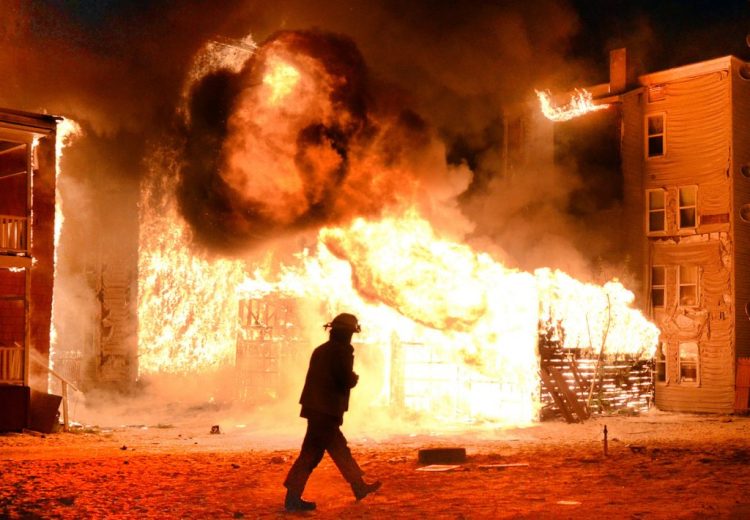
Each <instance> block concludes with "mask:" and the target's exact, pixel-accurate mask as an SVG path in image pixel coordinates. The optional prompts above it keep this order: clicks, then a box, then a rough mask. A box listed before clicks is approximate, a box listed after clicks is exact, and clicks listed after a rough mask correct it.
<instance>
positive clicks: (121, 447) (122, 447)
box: [120, 444, 128, 451]
mask: <svg viewBox="0 0 750 520" xmlns="http://www.w3.org/2000/svg"><path fill="white" fill-rule="evenodd" d="M120 449H121V450H122V451H125V450H127V449H128V447H127V446H125V445H124V444H123V445H122V446H120Z"/></svg>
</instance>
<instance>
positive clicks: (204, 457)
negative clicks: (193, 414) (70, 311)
mask: <svg viewBox="0 0 750 520" xmlns="http://www.w3.org/2000/svg"><path fill="white" fill-rule="evenodd" d="M299 422H300V424H299V429H298V430H294V431H289V430H285V431H283V432H278V431H277V432H272V431H259V430H256V429H253V428H252V427H251V426H249V425H241V424H219V425H216V426H219V431H220V432H221V433H219V434H212V433H211V427H212V426H214V425H213V424H210V423H207V424H203V425H200V424H184V425H180V424H156V425H130V426H120V427H116V428H79V429H78V431H76V432H71V433H56V434H49V435H45V436H41V435H39V434H32V433H22V434H5V435H0V518H76V519H78V518H276V517H284V516H292V517H293V516H295V515H289V514H286V513H285V512H284V510H283V506H282V502H283V497H284V493H283V492H284V489H283V487H282V485H281V483H282V481H283V479H284V476H285V473H286V471H287V470H288V468H289V466H290V465H291V463H292V461H293V459H294V457H295V455H296V451H297V448H298V444H299V442H300V440H301V436H302V433H303V429H304V424H303V421H299ZM605 424H606V426H607V429H608V455H607V456H605V455H604V452H603V435H602V431H603V428H604V425H605ZM344 431H345V433H346V426H345V427H344ZM350 443H351V446H352V450H353V452H354V454H355V456H356V457H357V459H358V460H359V461H360V463H361V464H362V466H363V468H364V469H365V471H366V472H367V476H368V478H370V479H380V480H382V481H383V487H382V489H381V490H380V491H378V492H377V493H375V494H374V495H371V496H368V497H367V498H366V499H365V500H363V501H362V502H355V501H354V499H353V497H352V496H351V492H350V490H349V488H348V487H347V486H346V484H345V483H344V481H343V480H342V479H341V477H340V475H339V474H338V472H337V470H336V468H335V466H334V465H333V464H332V463H331V461H330V459H328V458H327V457H326V458H325V459H324V460H323V462H322V463H321V465H320V467H319V468H318V469H317V470H316V471H315V473H313V476H312V478H311V481H310V483H309V485H308V488H307V490H306V493H305V498H307V499H309V500H314V501H316V502H317V504H318V510H317V511H315V512H313V513H304V514H296V516H300V515H301V516H310V517H316V518H426V517H432V518H665V519H666V518H669V519H673V518H750V495H748V493H747V490H748V489H750V465H749V463H750V418H745V417H717V416H691V415H679V414H668V413H662V412H654V413H649V414H647V415H643V416H640V417H608V418H597V419H595V420H590V421H588V422H586V423H584V424H565V423H561V422H545V423H542V424H538V425H535V426H532V427H529V428H524V429H512V430H484V431H469V432H463V433H454V434H441V435H427V434H425V435H393V434H389V435H383V436H381V437H365V436H361V435H359V436H358V435H356V434H350ZM440 446H444V447H445V446H462V447H465V448H466V451H467V454H468V460H467V462H466V463H464V464H461V465H459V466H458V467H456V468H453V469H451V470H449V471H419V469H420V468H421V467H423V466H422V465H420V464H419V463H418V460H417V453H418V450H419V449H420V448H423V447H440Z"/></svg>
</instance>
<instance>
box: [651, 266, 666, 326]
mask: <svg viewBox="0 0 750 520" xmlns="http://www.w3.org/2000/svg"><path fill="white" fill-rule="evenodd" d="M654 269H661V270H662V271H663V282H664V283H662V284H659V285H656V284H654ZM650 285H651V288H650V291H649V297H650V299H651V316H652V317H653V316H654V310H656V309H661V310H664V309H666V308H667V266H666V265H652V266H651V277H650ZM654 289H657V290H659V289H660V290H661V291H662V305H659V306H657V305H655V304H654Z"/></svg>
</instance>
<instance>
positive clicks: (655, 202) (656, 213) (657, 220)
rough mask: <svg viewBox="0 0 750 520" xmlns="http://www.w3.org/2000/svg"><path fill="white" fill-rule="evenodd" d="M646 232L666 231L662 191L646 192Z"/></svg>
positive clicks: (665, 210)
mask: <svg viewBox="0 0 750 520" xmlns="http://www.w3.org/2000/svg"><path fill="white" fill-rule="evenodd" d="M646 193H647V199H648V232H649V233H660V232H664V231H666V230H667V205H666V192H665V191H664V190H661V189H659V190H648V191H647V192H646Z"/></svg>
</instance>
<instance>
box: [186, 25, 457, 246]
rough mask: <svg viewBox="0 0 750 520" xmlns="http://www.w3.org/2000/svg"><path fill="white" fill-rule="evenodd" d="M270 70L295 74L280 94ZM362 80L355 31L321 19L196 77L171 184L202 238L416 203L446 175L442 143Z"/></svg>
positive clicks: (268, 232)
mask: <svg viewBox="0 0 750 520" xmlns="http://www.w3.org/2000/svg"><path fill="white" fill-rule="evenodd" d="M288 66H289V67H294V68H293V69H284V67H288ZM289 70H291V72H289ZM275 71H281V72H284V71H286V72H288V73H289V74H292V73H294V74H296V75H297V76H294V78H293V90H292V91H291V92H289V93H284V94H283V95H284V97H283V99H279V100H277V101H274V99H275V96H276V95H277V94H278V93H277V92H275V91H274V90H273V88H272V87H269V85H268V84H267V81H268V78H269V77H271V76H272V75H273V74H275V73H276V72H275ZM369 87H370V84H369V82H368V73H367V68H366V66H365V63H364V60H363V58H362V56H361V54H360V52H359V50H358V49H357V47H356V45H355V44H354V42H353V41H352V40H351V39H349V38H347V37H345V36H341V35H335V34H331V33H325V32H321V31H283V32H280V33H277V34H275V35H273V36H271V37H270V38H269V39H268V40H267V41H265V42H264V43H263V44H262V45H261V46H260V47H259V49H258V51H257V52H256V53H255V54H254V55H253V56H252V57H251V58H250V59H249V60H248V61H247V63H246V65H245V66H244V68H243V69H242V70H241V71H239V72H238V73H236V74H234V73H231V72H228V71H220V72H217V73H214V74H210V75H208V76H206V77H205V78H203V79H202V80H201V81H199V82H198V83H197V84H196V85H195V86H194V88H193V91H192V94H191V97H190V110H189V114H188V118H187V120H188V124H187V126H186V128H185V143H186V144H185V153H184V160H185V163H184V166H183V167H182V169H181V172H180V185H179V186H180V187H179V191H178V192H179V200H180V206H181V208H182V211H183V214H184V215H185V216H186V218H187V219H188V221H189V222H190V223H191V225H192V227H193V229H194V230H195V231H196V232H197V238H198V239H199V240H200V241H201V242H203V243H206V244H208V245H210V246H212V247H219V248H221V249H226V250H229V249H232V248H238V247H239V248H247V247H249V246H257V245H259V244H260V243H262V242H263V241H265V240H267V239H269V238H271V237H274V236H277V235H279V234H283V233H288V232H290V231H296V230H300V229H307V228H311V227H320V226H322V225H326V224H337V223H341V222H342V221H344V220H345V219H349V218H352V217H356V216H373V215H377V214H379V213H380V212H382V211H383V210H385V209H388V208H389V207H390V206H393V205H395V204H397V203H400V202H403V203H404V204H407V205H409V204H414V203H416V202H417V201H418V199H419V197H418V194H417V191H418V190H419V189H420V188H428V187H433V186H438V185H440V184H445V181H446V176H447V175H448V172H447V169H446V167H445V160H444V155H445V153H444V150H442V149H440V150H438V153H439V154H440V157H438V158H437V161H436V160H435V152H436V140H435V136H434V135H433V134H432V133H431V130H430V128H429V127H428V125H427V124H425V122H424V121H423V120H422V118H420V117H419V116H418V115H417V114H415V113H414V112H411V111H409V110H407V109H403V108H402V109H400V110H397V111H393V110H392V109H391V107H383V106H382V105H379V103H378V101H377V99H376V97H373V96H372V95H371V92H370V88H369ZM290 88H291V87H290ZM282 90H283V89H282ZM278 95H281V94H278ZM435 163H437V164H435ZM427 165H429V166H430V167H431V168H430V170H429V171H426V169H425V166H427Z"/></svg>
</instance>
